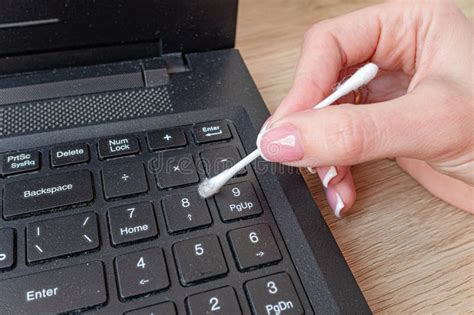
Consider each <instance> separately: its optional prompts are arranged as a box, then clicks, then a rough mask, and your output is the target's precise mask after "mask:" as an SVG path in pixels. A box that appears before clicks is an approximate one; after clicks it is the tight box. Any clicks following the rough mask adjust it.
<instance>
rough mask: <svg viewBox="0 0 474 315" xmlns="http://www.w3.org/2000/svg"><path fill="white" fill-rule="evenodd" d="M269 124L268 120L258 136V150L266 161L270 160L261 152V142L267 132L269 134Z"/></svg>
mask: <svg viewBox="0 0 474 315" xmlns="http://www.w3.org/2000/svg"><path fill="white" fill-rule="evenodd" d="M268 123H269V121H268V120H267V121H266V122H265V123H264V124H263V126H262V129H260V132H259V133H258V135H257V148H258V150H259V151H260V156H261V157H262V158H263V159H264V160H265V161H270V160H269V159H267V158H266V157H265V155H263V153H262V150H260V141H261V140H262V136H263V135H264V134H265V132H267V127H268V125H269V124H268Z"/></svg>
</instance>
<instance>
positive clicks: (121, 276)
mask: <svg viewBox="0 0 474 315" xmlns="http://www.w3.org/2000/svg"><path fill="white" fill-rule="evenodd" d="M115 270H116V275H117V283H118V288H119V292H120V298H121V299H127V298H129V297H132V296H138V295H143V294H148V293H150V292H154V291H159V290H164V289H166V288H168V286H169V285H170V282H169V277H168V272H167V269H166V263H165V258H164V255H163V251H162V250H161V248H150V249H146V250H142V251H138V252H134V253H130V254H126V255H121V256H118V257H117V258H116V259H115Z"/></svg>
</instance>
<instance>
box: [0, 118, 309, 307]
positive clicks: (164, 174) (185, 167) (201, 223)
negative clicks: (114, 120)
mask: <svg viewBox="0 0 474 315" xmlns="http://www.w3.org/2000/svg"><path fill="white" fill-rule="evenodd" d="M243 153H244V152H243V148H242V144H241V143H240V141H239V139H238V136H237V133H236V130H235V127H234V126H233V125H232V124H231V123H230V122H226V121H217V122H210V123H202V124H197V125H189V126H182V127H173V128H169V129H161V130H154V131H150V132H143V133H135V134H127V135H113V136H107V137H104V138H100V139H87V140H84V141H82V142H80V143H67V144H58V145H57V146H53V147H40V148H35V149H28V150H23V151H18V152H10V153H5V154H3V155H2V157H1V159H2V164H1V170H0V174H1V175H2V178H1V179H0V181H1V182H0V183H1V186H2V187H3V203H2V204H3V206H2V214H3V217H2V218H1V219H0V271H1V272H0V310H1V313H5V312H6V313H20V312H26V313H60V312H70V311H80V310H96V311H101V310H102V311H108V312H116V311H118V310H120V311H123V310H129V311H130V314H143V313H153V312H155V313H160V314H161V313H163V314H173V313H175V314H176V313H177V312H180V311H182V310H185V311H186V312H187V313H190V314H242V313H243V314H248V313H250V312H252V313H254V314H302V313H304V306H303V304H306V302H304V301H306V300H305V294H304V291H303V289H302V286H301V283H300V282H299V279H298V276H297V274H296V272H295V270H294V266H293V264H292V262H291V258H290V256H289V254H288V252H287V250H286V246H285V245H284V241H283V239H282V237H281V235H280V233H279V230H278V227H277V225H276V223H275V221H274V218H273V216H272V214H271V212H270V209H269V208H268V206H267V205H266V203H265V198H264V195H263V192H262V190H261V189H260V187H259V185H258V181H257V179H256V177H255V174H254V173H253V170H252V169H251V167H247V169H246V170H244V171H242V172H241V173H239V174H238V175H237V176H236V177H235V178H234V179H233V180H232V181H231V182H230V183H229V184H228V185H227V186H225V187H224V188H223V190H222V191H221V193H219V194H218V195H216V196H215V198H212V199H209V200H204V199H201V198H200V197H199V196H198V194H197V193H196V184H197V183H198V182H199V181H200V180H201V179H203V178H204V177H205V176H213V175H215V174H216V173H218V172H220V171H222V170H223V169H225V168H227V167H230V166H231V165H233V163H235V162H237V161H238V160H239V159H240V157H241V154H243ZM127 314H128V313H127Z"/></svg>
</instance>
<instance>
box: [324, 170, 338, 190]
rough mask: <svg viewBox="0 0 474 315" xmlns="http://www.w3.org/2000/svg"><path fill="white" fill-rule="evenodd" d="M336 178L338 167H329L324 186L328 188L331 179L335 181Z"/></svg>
mask: <svg viewBox="0 0 474 315" xmlns="http://www.w3.org/2000/svg"><path fill="white" fill-rule="evenodd" d="M336 176H337V170H336V167H334V166H331V167H329V169H328V171H327V173H326V175H324V178H323V186H324V187H326V188H327V187H328V185H329V182H330V181H331V179H333V178H334V177H336Z"/></svg>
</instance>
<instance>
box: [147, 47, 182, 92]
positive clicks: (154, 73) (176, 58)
mask: <svg viewBox="0 0 474 315" xmlns="http://www.w3.org/2000/svg"><path fill="white" fill-rule="evenodd" d="M187 71H189V67H188V65H187V62H186V60H185V59H184V58H183V54H181V53H174V54H167V55H162V56H160V57H159V58H154V59H148V60H144V61H143V63H142V73H143V81H144V83H145V86H147V87H151V86H157V85H163V84H167V83H168V81H169V75H170V74H175V73H183V72H187Z"/></svg>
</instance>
